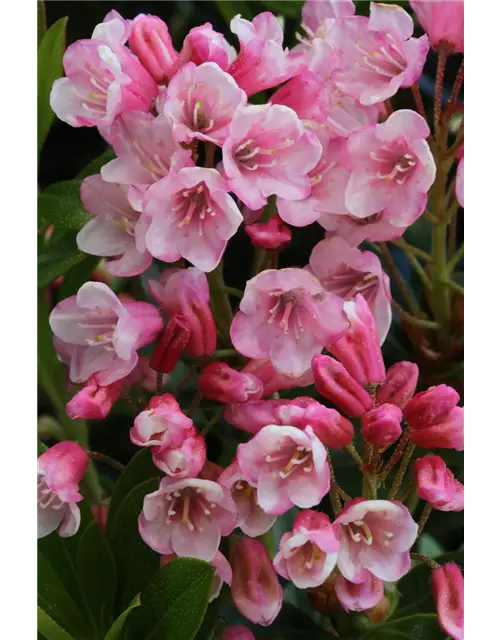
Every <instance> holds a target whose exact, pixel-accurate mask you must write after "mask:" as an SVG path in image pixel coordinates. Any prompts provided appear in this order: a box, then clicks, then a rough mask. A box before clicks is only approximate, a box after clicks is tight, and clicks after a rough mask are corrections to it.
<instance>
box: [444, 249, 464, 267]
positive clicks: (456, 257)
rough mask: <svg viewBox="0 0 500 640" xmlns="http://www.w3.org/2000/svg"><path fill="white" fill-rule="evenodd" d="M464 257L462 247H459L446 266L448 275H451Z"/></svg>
mask: <svg viewBox="0 0 500 640" xmlns="http://www.w3.org/2000/svg"><path fill="white" fill-rule="evenodd" d="M463 255H464V245H462V246H461V247H459V248H458V249H457V251H456V252H455V253H454V254H453V257H452V258H451V260H450V261H449V262H448V264H447V265H446V270H447V272H448V273H452V271H453V269H454V268H455V267H456V266H457V264H458V263H459V262H460V260H461V259H462V257H463Z"/></svg>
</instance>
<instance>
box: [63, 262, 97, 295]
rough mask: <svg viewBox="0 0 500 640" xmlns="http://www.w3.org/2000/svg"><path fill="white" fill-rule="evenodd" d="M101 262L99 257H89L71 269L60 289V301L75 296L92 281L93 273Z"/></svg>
mask: <svg viewBox="0 0 500 640" xmlns="http://www.w3.org/2000/svg"><path fill="white" fill-rule="evenodd" d="M100 262H101V258H100V257H99V256H87V257H86V258H84V259H83V260H81V261H80V262H78V263H77V264H75V265H74V266H73V267H71V269H69V271H68V272H67V273H66V274H65V276H64V280H63V282H62V285H61V286H60V287H59V300H64V299H65V298H69V297H70V296H74V295H75V294H76V293H77V291H78V289H79V288H80V287H81V286H82V285H83V284H85V283H86V282H88V281H89V280H91V278H92V272H93V271H94V270H95V269H96V268H97V266H98V265H99V263H100Z"/></svg>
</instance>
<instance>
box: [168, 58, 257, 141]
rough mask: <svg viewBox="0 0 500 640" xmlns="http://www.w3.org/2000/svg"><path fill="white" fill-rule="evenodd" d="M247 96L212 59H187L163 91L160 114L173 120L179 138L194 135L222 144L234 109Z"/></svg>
mask: <svg viewBox="0 0 500 640" xmlns="http://www.w3.org/2000/svg"><path fill="white" fill-rule="evenodd" d="M246 101H247V97H246V94H245V92H244V91H242V90H241V89H240V88H239V87H238V85H237V84H236V82H235V81H234V80H233V78H232V77H231V76H230V75H228V74H227V73H224V71H222V70H221V68H220V67H219V66H217V65H216V64H215V63H214V62H204V63H203V64H201V65H200V66H199V67H197V66H196V65H195V64H194V62H188V63H187V64H185V65H184V66H183V67H181V68H180V70H179V71H178V72H177V73H176V74H175V76H174V77H173V78H172V80H171V81H170V83H169V85H168V87H167V91H166V94H165V101H164V107H163V114H164V115H165V116H166V117H168V118H170V119H171V120H172V121H173V123H174V126H173V130H172V131H173V135H174V138H175V140H177V141H178V142H186V143H189V142H191V140H193V139H194V138H197V139H198V140H206V141H207V142H214V143H215V144H217V145H219V146H221V145H222V144H223V142H224V140H225V139H226V137H227V134H228V131H229V124H230V123H231V119H232V117H233V113H234V111H235V110H236V109H238V108H239V107H242V106H244V105H245V104H246Z"/></svg>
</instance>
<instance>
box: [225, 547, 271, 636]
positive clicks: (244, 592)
mask: <svg viewBox="0 0 500 640" xmlns="http://www.w3.org/2000/svg"><path fill="white" fill-rule="evenodd" d="M231 568H232V570H233V581H232V584H231V595H232V596H233V602H234V604H235V606H236V608H237V609H238V611H239V612H240V613H241V614H242V615H244V616H245V618H247V619H248V620H250V621H251V622H253V623H254V624H260V625H262V626H263V627H268V626H269V625H270V624H271V623H272V622H274V620H275V618H276V616H277V615H278V613H279V612H280V610H281V605H282V603H283V589H282V588H281V585H280V583H279V582H278V576H277V575H276V572H275V570H274V568H273V565H272V562H271V559H270V558H269V554H268V553H267V551H266V549H265V547H264V545H263V544H262V542H259V541H258V540H255V539H253V538H246V537H245V538H238V539H237V540H236V542H235V543H234V545H233V548H232V549H231Z"/></svg>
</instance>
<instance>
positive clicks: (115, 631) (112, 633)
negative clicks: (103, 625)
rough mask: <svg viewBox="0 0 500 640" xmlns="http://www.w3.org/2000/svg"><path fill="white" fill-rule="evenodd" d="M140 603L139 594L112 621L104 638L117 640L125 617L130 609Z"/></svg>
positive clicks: (125, 620)
mask: <svg viewBox="0 0 500 640" xmlns="http://www.w3.org/2000/svg"><path fill="white" fill-rule="evenodd" d="M140 605H141V598H140V596H139V594H137V595H136V597H135V598H134V599H133V600H132V602H131V603H130V606H129V607H127V608H126V609H125V611H124V612H123V613H122V614H121V615H120V616H119V617H118V618H117V619H116V620H115V621H114V622H113V624H112V625H111V628H110V629H109V631H108V633H107V634H106V636H105V638H104V640H119V638H120V634H121V632H122V630H123V628H124V626H125V623H126V622H127V618H128V615H129V613H130V612H131V611H132V609H135V608H136V607H139V606H140Z"/></svg>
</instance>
